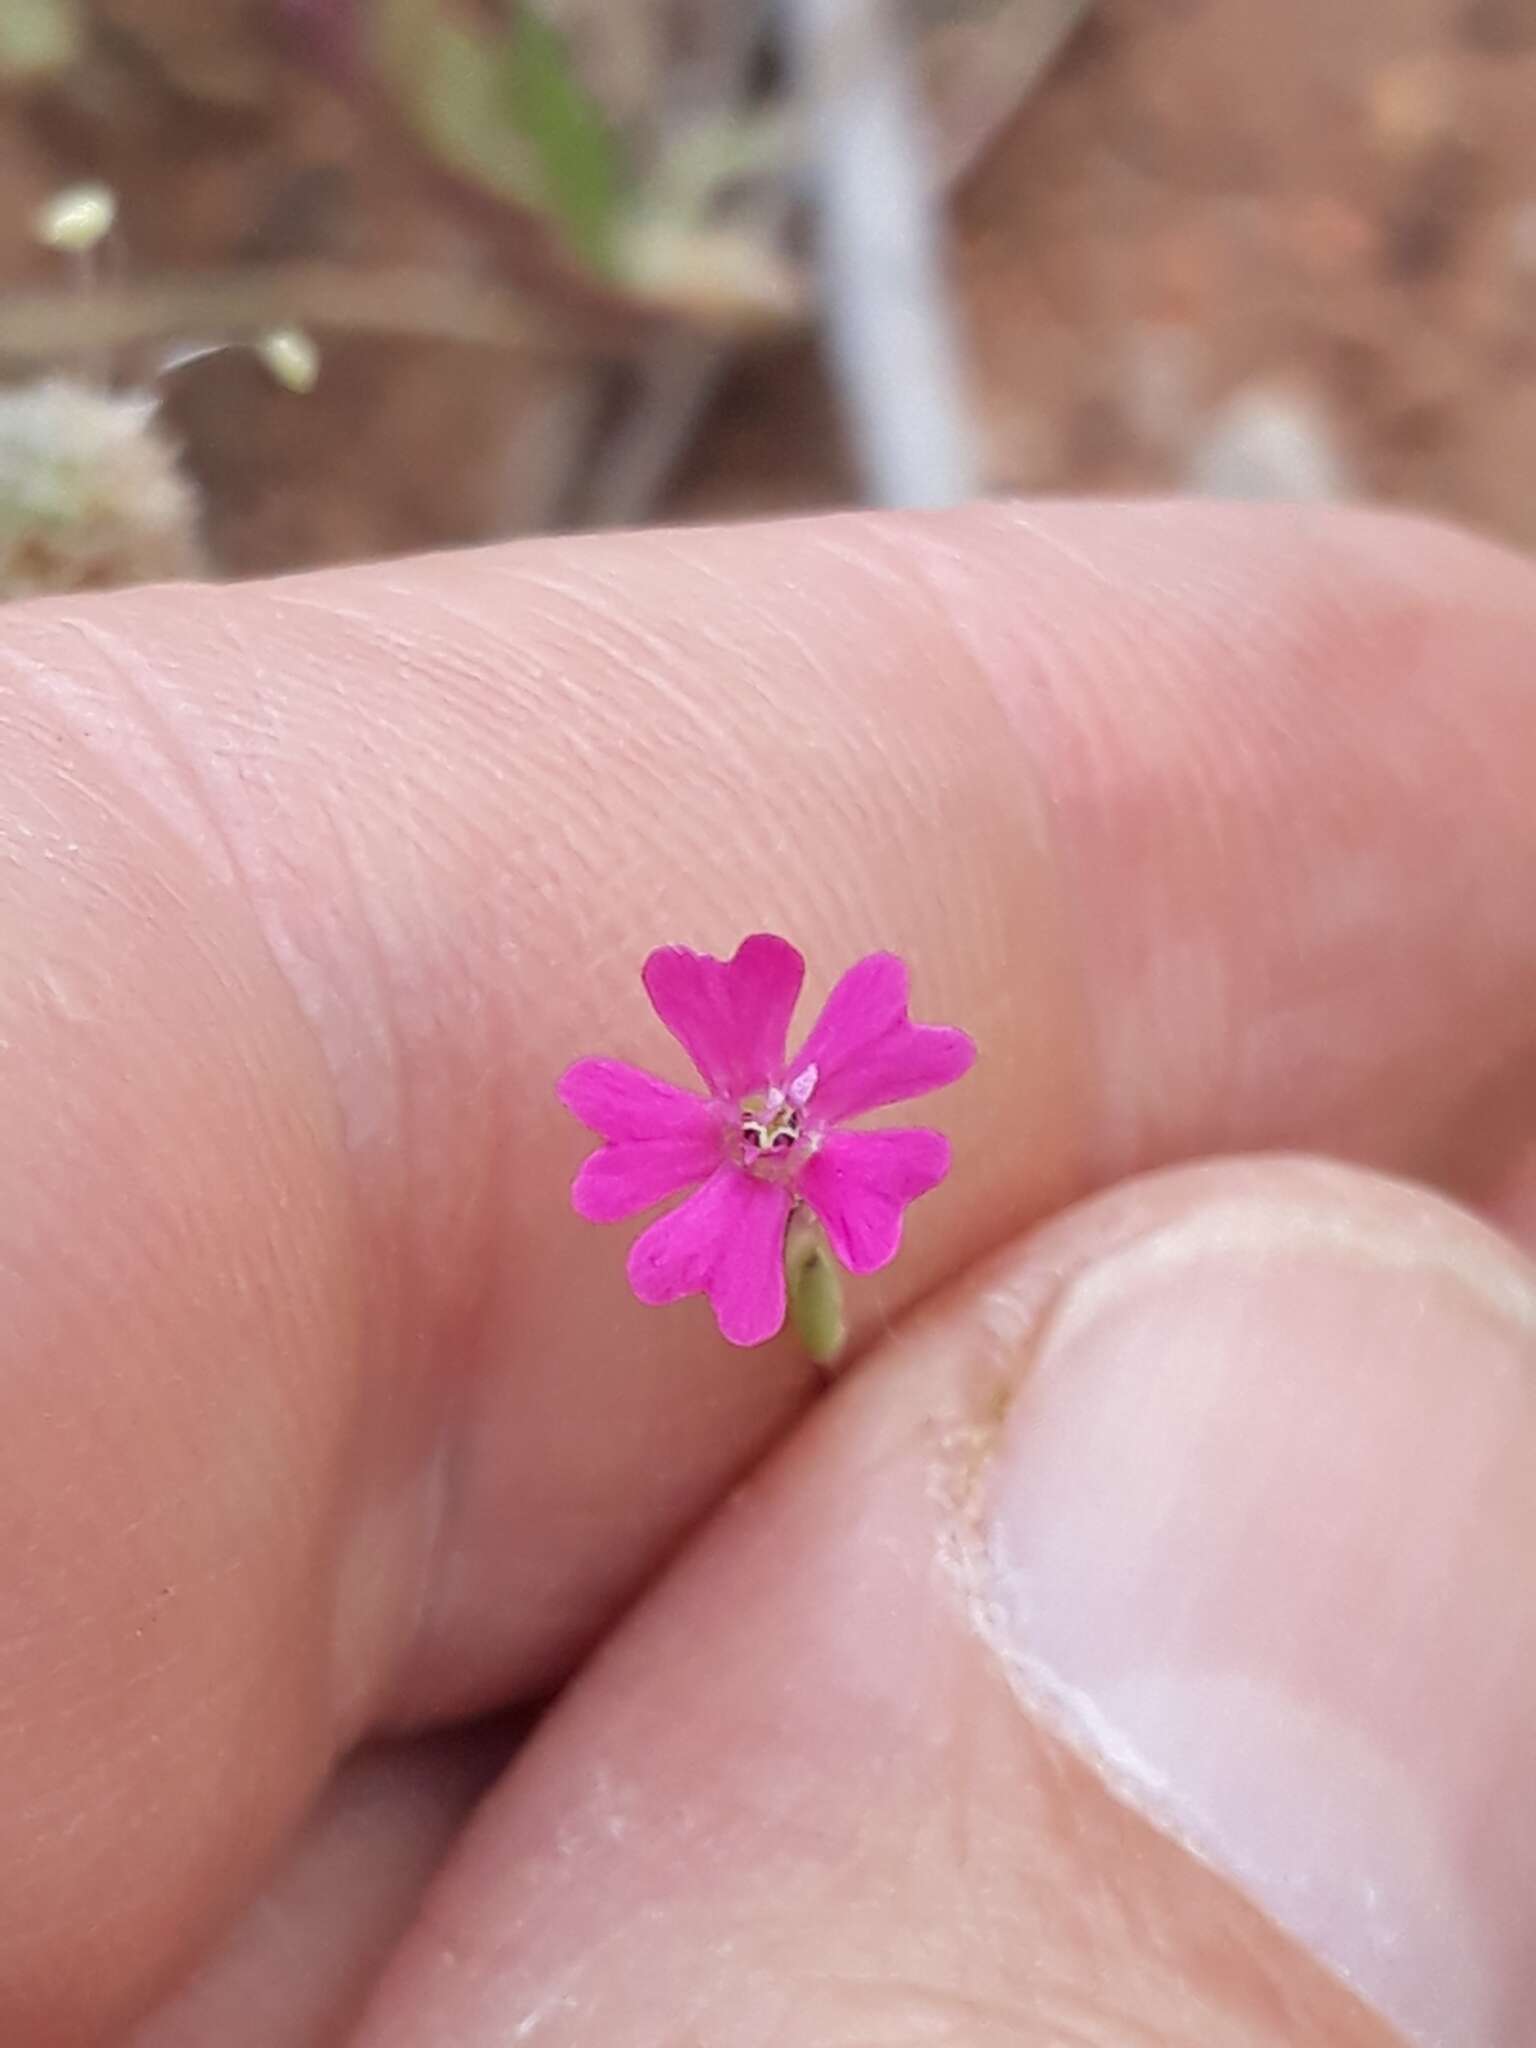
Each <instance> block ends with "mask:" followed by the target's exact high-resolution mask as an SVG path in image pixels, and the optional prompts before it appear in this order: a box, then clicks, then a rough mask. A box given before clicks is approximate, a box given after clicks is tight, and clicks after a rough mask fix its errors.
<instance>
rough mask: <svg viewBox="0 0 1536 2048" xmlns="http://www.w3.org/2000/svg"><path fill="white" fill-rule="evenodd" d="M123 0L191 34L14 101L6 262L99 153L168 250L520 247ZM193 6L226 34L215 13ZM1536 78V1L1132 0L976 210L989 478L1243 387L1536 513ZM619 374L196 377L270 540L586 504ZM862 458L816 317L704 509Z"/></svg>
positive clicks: (1360, 487)
mask: <svg viewBox="0 0 1536 2048" xmlns="http://www.w3.org/2000/svg"><path fill="white" fill-rule="evenodd" d="M157 9H158V16H157ZM107 11H108V12H109V13H111V12H115V13H117V14H119V15H128V16H131V17H132V20H131V21H130V23H129V26H130V27H131V28H133V29H134V30H135V32H136V33H141V34H146V35H148V38H149V45H150V47H151V49H152V52H153V55H154V62H152V63H150V64H146V63H145V62H144V61H143V56H142V51H140V53H139V55H137V56H134V57H130V56H128V55H126V54H124V52H125V51H127V50H128V49H129V48H130V47H132V44H131V39H130V43H127V44H124V45H123V46H122V48H121V49H119V51H118V52H117V54H116V55H115V56H114V57H113V58H112V59H111V60H110V61H107V62H101V61H98V63H97V64H96V65H94V66H93V67H92V69H91V72H90V75H89V77H88V78H86V79H84V80H82V81H78V82H77V83H76V85H75V86H74V87H73V88H72V89H71V92H70V94H69V95H67V96H66V97H65V98H64V99H63V100H62V101H55V102H54V103H53V104H51V105H49V106H48V107H46V108H40V107H37V106H31V107H15V108H12V109H9V110H7V109H3V108H0V283H3V282H5V281H7V280H11V281H16V280H20V279H23V278H27V279H31V280H33V281H36V279H37V278H39V277H40V276H42V275H44V274H45V270H46V265H45V262H44V260H43V259H41V258H40V257H39V256H38V254H37V252H36V251H34V250H32V249H30V247H29V245H28V242H27V238H26V232H25V223H26V218H27V216H28V214H29V212H30V209H31V207H32V205H33V204H34V203H35V202H36V200H37V199H38V198H39V197H40V196H41V195H42V194H43V193H45V192H46V191H48V190H49V189H50V188H51V187H52V186H54V185H56V184H58V183H60V182H62V181H64V180H65V179H69V178H74V177H78V176H81V175H85V174H88V173H90V174H98V173H99V174H103V175H106V176H108V177H110V178H111V179H112V180H113V181H114V182H115V183H116V184H118V185H119V187H120V188H121V190H122V194H123V205H124V218H125V220H126V222H127V224H128V235H129V239H130V241H131V246H132V254H131V260H132V262H133V264H134V266H135V268H136V269H138V270H142V271H146V272H147V271H151V270H154V269H155V268H157V267H163V266H177V265H185V264H199V263H208V262H212V261H223V260H227V259H229V258H231V257H238V256H239V255H241V254H243V253H249V252H252V251H256V252H261V253H268V254H272V253H296V254H309V253H314V252H322V253H328V254H334V255H338V256H341V257H343V258H345V259H348V260H351V259H356V260H358V261H370V262H371V261H381V260H394V259H400V258H409V259H411V260H413V261H420V262H431V263H434V264H438V265H452V266H458V267H459V268H461V269H463V270H465V271H468V272H471V273H474V274H494V273H496V272H497V271H498V270H501V269H504V257H505V251H504V248H503V246H502V238H501V237H500V236H499V233H498V231H497V230H496V229H495V227H494V225H488V224H487V223H486V222H484V221H481V220H473V221H471V220H467V219H466V218H465V217H464V216H463V215H462V214H461V213H460V212H459V211H457V210H455V209H453V208H451V207H448V206H445V205H444V203H443V201H442V197H441V194H440V193H438V192H436V191H434V190H433V189H432V188H431V186H430V184H429V183H427V182H426V181H424V180H423V179H422V178H421V176H420V175H419V171H418V169H417V167H416V166H415V165H414V164H413V163H411V162H410V161H409V160H408V159H406V158H405V157H404V156H403V154H402V151H401V149H400V146H399V144H398V141H397V140H396V139H395V138H394V137H393V136H392V135H391V134H390V133H388V132H387V131H386V130H385V129H384V128H382V127H381V125H380V124H379V123H378V121H377V120H376V119H374V118H372V117H371V116H368V115H366V114H364V113H362V112H360V111H358V110H357V109H355V108H351V107H349V106H348V105H347V104H346V103H345V102H343V100H341V99H340V98H339V97H338V96H337V95H336V94H335V93H334V92H333V91H331V90H330V89H329V88H328V87H326V86H324V85H322V84H320V83H318V82H316V81H315V80H313V79H307V78H302V77H300V76H299V75H298V74H297V73H295V72H293V71H292V70H291V69H290V68H286V67H282V66H279V65H276V64H272V63H268V62H266V61H264V60H262V59H261V58H260V57H259V55H257V54H254V53H253V52H252V51H251V50H250V48H249V44H248V41H247V42H245V43H241V42H240V41H239V39H238V37H237V36H236V31H235V26H234V24H235V21H236V18H237V17H239V16H240V15H241V9H240V7H239V6H238V5H237V4H236V0H221V4H219V5H214V4H213V0H204V4H203V5H202V6H201V7H200V8H199V9H198V10H191V11H189V10H187V9H186V7H185V0H131V4H130V0H112V5H111V6H110V7H108V8H107ZM166 20H175V21H182V22H186V21H190V20H195V21H196V22H197V23H198V24H199V29H198V32H197V34H193V35H191V38H190V44H189V43H188V42H187V41H186V40H185V38H184V39H183V42H182V43H181V44H180V45H177V43H176V39H175V38H174V37H171V39H170V41H169V42H167V41H166V40H165V33H166V32H165V31H164V21H166ZM146 25H147V27H146ZM151 30H152V31H153V34H149V31H151ZM157 38H158V39H159V40H157ZM221 38H222V40H221ZM232 51H238V52H239V53H240V54H238V55H232V54H230V53H231V52H232ZM1533 108H1536V0H1349V4H1348V5H1341V4H1340V0H1287V4H1285V5H1284V6H1277V5H1275V4H1274V0H1101V4H1099V5H1098V6H1097V7H1096V8H1095V9H1094V10H1093V11H1092V13H1091V14H1090V16H1089V18H1088V21H1087V23H1086V25H1085V26H1084V27H1083V28H1082V29H1081V30H1080V32H1079V33H1078V35H1077V37H1076V38H1075V40H1074V41H1073V43H1072V44H1071V46H1070V48H1069V50H1068V52H1067V54H1066V55H1065V56H1064V57H1063V58H1061V59H1060V60H1059V61H1058V62H1057V63H1056V65H1055V66H1054V67H1053V69H1052V70H1051V72H1050V73H1049V75H1048V78H1047V80H1046V82H1045V84H1044V85H1043V86H1042V87H1041V88H1040V89H1039V90H1038V91H1037V92H1036V93H1035V94H1034V95H1033V96H1032V98H1031V99H1030V101H1029V102H1028V104H1027V105H1026V106H1025V107H1024V108H1023V109H1022V110H1021V111H1020V112H1019V114H1018V115H1017V116H1016V117H1015V118H1014V119H1013V120H1012V122H1011V123H1010V124H1009V125H1008V127H1007V129H1006V131H1005V132H1004V134H1003V135H1002V137H1001V139H1000V140H999V141H998V142H997V144H996V145H995V146H994V147H993V148H992V150H991V151H990V152H989V153H988V155H987V156H986V158H985V159H984V160H983V162H982V163H981V164H980V166H979V167H978V168H977V169H976V170H975V171H974V172H973V174H972V175H971V177H970V178H969V180H968V182H967V183H966V185H965V187H964V188H963V190H962V191H961V193H960V195H959V198H958V200H957V202H956V206H955V253H954V276H955V281H956V289H957V293H958V298H959V302H960V305H961V308H962V311H963V315H964V318H965V321H966V323H967V327H968V332H969V335H970V339H971V345H972V350H973V357H974V364H975V376H976V390H977V399H978V407H979V411H980V414H981V417H982V420H983V424H984V429H985V433H984V440H985V447H986V460H987V469H988V481H989V483H990V484H991V485H992V486H993V487H995V488H998V489H1022V490H1037V491H1112V490H1142V489H1151V488H1156V489H1162V488H1169V487H1174V488H1177V487H1180V486H1182V485H1184V484H1186V483H1187V482H1188V481H1189V479H1190V478H1191V476H1192V474H1193V473H1194V472H1195V471H1197V470H1199V469H1200V468H1201V467H1202V465H1203V464H1204V463H1206V461H1207V458H1209V457H1210V456H1211V450H1212V444H1213V439H1214V441H1216V442H1217V443H1219V441H1220V423H1221V420H1222V418H1223V417H1224V415H1223V411H1222V409H1223V407H1224V406H1226V405H1227V403H1228V401H1230V400H1231V399H1232V397H1233V396H1234V394H1242V393H1247V394H1250V395H1252V394H1262V395H1263V397H1264V398H1265V399H1266V401H1267V402H1268V403H1269V405H1270V407H1271V410H1274V409H1278V410H1279V412H1280V413H1281V414H1283V415H1284V416H1285V418H1286V419H1288V420H1290V421H1291V422H1292V424H1293V425H1294V424H1297V423H1299V427H1298V431H1299V432H1300V433H1301V435H1302V438H1303V440H1310V444H1312V445H1313V447H1314V452H1316V451H1317V450H1319V449H1320V450H1321V451H1322V452H1323V453H1324V454H1326V455H1327V457H1328V458H1329V459H1330V460H1331V462H1332V465H1333V467H1334V468H1335V469H1336V470H1337V471H1338V472H1339V473H1340V479H1341V482H1340V484H1339V485H1338V486H1336V487H1346V486H1347V487H1348V488H1351V489H1353V490H1355V491H1358V492H1359V493H1360V494H1362V495H1368V496H1373V497H1379V498H1384V499H1388V500H1391V501H1394V502H1401V503H1408V504H1412V505H1416V506H1422V507H1427V508H1430V509H1433V510H1436V511H1440V512H1443V513H1447V514H1450V515H1453V516H1455V517H1457V518H1459V519H1462V520H1465V521H1469V522H1470V523H1472V524H1473V525H1475V526H1478V527H1481V528H1484V529H1486V530H1488V531H1491V532H1494V533H1497V534H1502V535H1504V536H1507V537H1508V538H1510V539H1512V540H1514V541H1516V542H1519V543H1521V544H1531V543H1536V489H1533V488H1532V486H1531V483H1530V481H1529V479H1530V477H1531V476H1532V474H1533V472H1536V374H1533V368H1536V120H1533V118H1532V109H1533ZM189 338H190V339H197V338H198V337H189ZM602 388H603V380H602V379H600V378H594V377H593V375H592V373H591V372H590V371H589V370H588V369H587V368H585V367H584V366H583V365H581V364H579V363H573V364H572V365H569V366H562V367H559V368H554V369H551V368H548V367H545V368H540V369H530V368H529V367H527V366H526V365H523V364H520V363H519V362H518V361H516V360H515V359H511V358H508V357H507V356H505V355H500V354H493V353H491V352H489V351H485V350H476V349H468V348H461V347H453V346H447V345H443V344H435V343H414V342H406V341H388V342H386V341H378V340H374V341H365V340H351V341H349V340H344V339H343V340H335V341H333V342H331V343H330V345H329V347H328V352H327V362H326V374H325V376H324V378H323V380H322V383H321V385H320V387H319V389H318V391H317V392H316V393H315V394H314V395H313V396H311V397H310V398H308V399H304V400H298V399H294V398H292V397H290V396H288V395H287V394H284V393H282V392H279V391H276V390H274V389H272V388H270V386H269V385H267V384H266V383H265V382H264V380H263V376H262V373H261V372H260V371H259V370H258V368H257V367H256V366H255V365H254V364H253V363H252V362H250V361H249V360H245V359H241V358H238V357H233V356H231V357H226V358H222V359H215V360H213V361H211V362H208V363H206V364H204V365H201V366H198V367H196V368H193V369H189V370H187V371H184V372H182V373H181V375H180V377H179V378H178V379H177V380H176V384H175V391H174V397H173V399H172V401H171V405H170V413H171V418H172V420H173V423H174V424H175V426H176V427H177V429H178V431H179V432H180V434H181V436H182V439H183V442H184V445H185V447H186V451H187V459H188V462H189V465H190V467H191V469H192V471H193V473H194V475H195V476H196V478H197V479H198V481H199V482H200V483H201V484H202V486H203V487H204V491H205V494H206V497H207V500H208V503H209V506H210V526H211V538H212V541H213V545H214V548H215V551H216V554H217V556H218V558H219V559H220V561H221V562H222V564H223V565H224V566H225V567H226V568H227V569H229V570H230V571H233V572H235V573H242V572H250V571H253V570H259V569H265V568H270V567H275V566H280V565H286V564H290V563H301V562H313V561H319V560H326V559H337V558H342V557H353V556H361V555H373V554H380V553H388V552H394V551H399V550H403V549H408V548H414V547H421V546H433V545H440V544H447V543H456V542H459V541H464V540H471V539H476V538H481V537H489V536H491V535H494V534H497V533H504V532H513V531H518V530H522V529H524V528H526V527H528V526H530V525H537V524H541V523H548V522H550V521H551V520H558V519H559V517H560V516H561V514H560V505H561V500H560V493H559V491H558V488H557V485H558V481H559V476H560V471H561V466H562V463H563V462H567V461H568V460H569V456H570V450H571V448H572V446H573V445H575V437H576V435H577V434H578V433H579V431H580V429H581V427H582V426H583V424H584V423H586V422H587V421H589V419H590V413H591V407H592V405H593V403H594V401H595V400H596V399H597V398H598V397H599V396H600V395H601V390H602ZM1281 466H1282V469H1283V468H1284V465H1283V464H1282V465H1281ZM1219 467H1220V465H1219V463H1218V471H1219ZM1282 487H1283V480H1282ZM854 490H855V486H854V482H853V479H852V478H851V477H850V475H849V473H848V470H847V468H846V465H845V463H844V462H843V461H842V459H841V457H840V455H839V452H838V438H837V433H836V423H835V417H834V413H833V408H832V406H831V405H830V402H829V399H828V396H827V393H826V390H825V388H824V384H823V380H822V378H821V375H820V372H819V368H818V364H817V361H816V357H815V351H814V349H813V348H812V347H811V346H810V345H808V344H804V343H794V344H786V345H784V346H782V347H780V348H779V349H777V350H775V351H772V352H770V353H768V354H766V355H760V356H759V357H757V358H756V359H755V360H752V361H750V362H749V363H746V364H744V365H743V366H741V367H739V368H738V369H737V370H736V371H735V372H734V373H733V374H732V376H731V377H730V378H729V380H728V382H727V385H726V389H725V391H724V394H723V396H722V398H721V400H720V402H719V404H718V405H717V407H716V409H715V411H714V414H713V416H712V417H711V419H710V420H709V423H708V425H707V427H706V429H705V431H704V433H703V434H702V436H701V437H700V439H699V441H698V443H697V445H696V447H695V449H694V452H693V454H692V456H691V458H690V460H689V461H688V463H687V465H686V470H685V473H684V474H683V475H682V477H681V478H680V479H679V481H678V484H677V487H676V489H675V491H674V493H673V497H672V501H671V503H670V505H669V506H668V507H667V508H666V510H667V511H668V512H669V513H672V514H675V515H676V516H683V517H690V518H691V517H705V516H714V515H717V514H731V515H736V514H741V513H746V512H752V511H758V510H781V509H788V508H793V507H799V506H810V505H819V504H826V503H830V502H836V501H846V500H848V499H849V498H850V497H852V496H853V495H854Z"/></svg>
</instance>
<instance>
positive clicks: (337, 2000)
mask: <svg viewBox="0 0 1536 2048" xmlns="http://www.w3.org/2000/svg"><path fill="white" fill-rule="evenodd" d="M520 1740H521V1733H520V1731H518V1730H517V1729H515V1728H507V1727H504V1726H502V1725H499V1724H494V1725H491V1726H485V1727H482V1726H477V1727H475V1728H471V1729H466V1730H462V1731H454V1732H453V1733H450V1734H443V1735H435V1736H427V1737H422V1738H420V1739H418V1740H416V1741H412V1742H397V1743H381V1744H378V1745H377V1746H374V1747H371V1748H369V1749H366V1750H364V1751H362V1752H361V1753H360V1754H359V1755H358V1756H356V1757H354V1758H353V1759H352V1760H351V1761H349V1762H348V1763H347V1764H345V1765H344V1766H343V1767H342V1769H341V1770H340V1771H339V1772H338V1773H337V1775H336V1777H335V1779H334V1780H333V1782H332V1783H331V1784H330V1786H329V1787H328V1788H327V1790H326V1792H325V1795H324V1797H323V1798H322V1799H321V1800H320V1801H319V1803H318V1805H317V1806H316V1808H315V1810H314V1812H313V1813H311V1814H310V1815H309V1816H308V1818H307V1820H306V1822H305V1824H304V1828H303V1831H302V1833H301V1835H300V1836H299V1838H298V1839H297V1840H296V1841H295V1842H294V1843H293V1845H292V1846H291V1847H290V1848H289V1850H288V1851H287V1853H286V1854H285V1855H284V1857H283V1859H282V1862H281V1863H280V1864H279V1866H278V1867H277V1869H276V1870H275V1871H274V1872H273V1873H272V1875H271V1877H270V1878H269V1879H268V1881H267V1883H266V1884H265V1885H264V1886H263V1888H262V1890H261V1892H260V1894H259V1895H258V1896H257V1897H256V1898H254V1899H253V1900H252V1901H251V1902H250V1904H249V1905H248V1906H247V1907H246V1908H245V1909H244V1911H243V1912H242V1913H241V1915H240V1918H239V1919H238V1921H237V1922H236V1923H235V1925H234V1926H233V1927H232V1928H231V1929H230V1930H229V1931H228V1933H227V1934H226V1935H225V1936H224V1937H223V1938H222V1940H221V1941H220V1942H219V1943H218V1945H217V1946H216V1947H215V1948H214V1949H213V1950H212V1952H211V1953H210V1954H209V1955H208V1956H207V1957H206V1958H205V1959H204V1960H203V1961H202V1962H201V1963H200V1964H199V1965H198V1968H197V1969H196V1971H195V1972H194V1974H193V1975H192V1976H191V1978H190V1979H189V1980H188V1981H186V1982H185V1983H183V1984H181V1985H179V1986H178V1987H177V1988H176V1990H175V1991H174V1992H173V1993H172V1994H171V1995H170V1997H169V1998H167V1999H165V2000H164V2001H163V2002H162V2003H161V2004H160V2005H158V2006H157V2007H156V2009H155V2011H154V2012H153V2013H151V2014H150V2016H149V2017H148V2018H147V2019H145V2020H144V2021H143V2022H142V2023H141V2024H140V2025H139V2026H137V2027H135V2028H134V2029H133V2030H132V2031H131V2033H130V2034H129V2036H128V2037H127V2040H126V2042H125V2043H124V2048H209V2044H210V2043H211V2042H217V2043H218V2048H335V2044H336V2043H337V2042H339V2041H342V2040H344V2039H345V2038H346V2036H347V2034H348V2032H349V2031H350V2029H351V2027H352V2026H353V2025H354V2024H355V2022H356V2020H357V2018H358V2015H359V2013H360V2011H361V2009H362V2006H363V2003H364V2001H365V1999H366V1997H367V1995H368V1992H369V1990H370V1988H371V1986H372V1982H373V1979H374V1977H375V1976H376V1975H377V1974H378V1972H379V1970H380V1969H381V1968H382V1967H383V1964H384V1962H385V1960H386V1958H387V1957H388V1955H389V1954H390V1952H391V1951H392V1949H393V1948H394V1947H395V1945H396V1943H397V1942H398V1940H399V1938H400V1936H401V1935H402V1934H403V1933H404V1931H405V1929H406V1927H407V1926H408V1925H409V1923H410V1922H411V1920H412V1919H413V1918H414V1917H415V1914H416V1912H417V1911H418V1909H419V1907H420V1904H421V1897H422V1894H423V1892H424V1891H425V1889H426V1886H427V1883H428V1881H429V1880H430V1878H431V1877H432V1875H433V1873H434V1871H435V1870H436V1869H437V1866H438V1865H439V1863H440V1862H441V1861H442V1858H443V1856H444V1854H445V1853H446V1851H447V1849H448V1847H449V1844H450V1843H451V1842H452V1840H453V1838H454V1835H455V1833H456V1832H457V1830H458V1828H459V1827H460V1825H461V1823H462V1822H463V1820H464V1818H465V1816H466V1815H467V1814H468V1812H469V1811H470V1809H471V1808H472V1807H473V1805H474V1803H475V1801H476V1799H478V1798H479V1796H480V1794H481V1793H482V1792H483V1791H484V1790H485V1787H486V1785H487V1784H488V1783H489V1782H490V1780H491V1778H492V1776H493V1775H494V1773H495V1772H496V1771H497V1770H498V1769H499V1768H500V1767H501V1766H503V1765H504V1764H505V1763H506V1761H507V1759H508V1757H509V1756H510V1755H511V1754H512V1753H513V1751H514V1750H515V1748H516V1747H517V1745H518V1743H519V1741H520Z"/></svg>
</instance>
